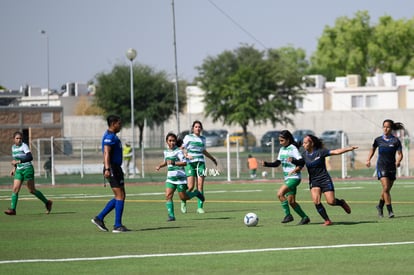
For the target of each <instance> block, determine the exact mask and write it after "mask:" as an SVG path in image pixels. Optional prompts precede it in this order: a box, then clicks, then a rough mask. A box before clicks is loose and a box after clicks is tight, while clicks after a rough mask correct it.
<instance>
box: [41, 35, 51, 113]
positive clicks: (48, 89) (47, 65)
mask: <svg viewBox="0 0 414 275" xmlns="http://www.w3.org/2000/svg"><path fill="white" fill-rule="evenodd" d="M40 33H41V34H43V35H44V36H45V37H46V68H47V69H46V70H47V106H49V91H50V69H49V68H50V67H49V36H48V34H47V33H46V31H45V30H41V31H40Z"/></svg>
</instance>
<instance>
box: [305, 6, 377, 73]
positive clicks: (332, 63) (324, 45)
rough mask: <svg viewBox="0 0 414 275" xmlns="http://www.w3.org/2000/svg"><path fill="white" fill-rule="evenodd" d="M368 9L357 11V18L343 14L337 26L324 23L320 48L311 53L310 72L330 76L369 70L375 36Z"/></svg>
mask: <svg viewBox="0 0 414 275" xmlns="http://www.w3.org/2000/svg"><path fill="white" fill-rule="evenodd" d="M369 21H370V17H369V15H368V12H366V11H364V12H357V13H356V16H355V18H348V17H340V18H338V19H337V20H336V22H335V26H334V27H329V26H327V27H325V29H324V31H323V34H322V36H321V37H320V38H319V41H318V46H317V50H316V52H315V53H314V55H313V56H312V57H311V62H312V67H311V69H310V73H318V74H322V75H324V76H325V77H326V78H327V79H328V80H334V79H335V77H337V76H343V75H347V74H359V75H361V77H362V78H363V79H365V78H364V76H366V75H367V73H368V70H367V69H368V67H367V66H368V63H369V62H368V58H369V55H368V42H369V41H370V39H371V36H372V32H373V30H372V28H371V27H370V24H369Z"/></svg>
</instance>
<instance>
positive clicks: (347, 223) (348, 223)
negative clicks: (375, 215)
mask: <svg viewBox="0 0 414 275" xmlns="http://www.w3.org/2000/svg"><path fill="white" fill-rule="evenodd" d="M368 223H378V221H354V222H336V221H333V225H357V224H368Z"/></svg>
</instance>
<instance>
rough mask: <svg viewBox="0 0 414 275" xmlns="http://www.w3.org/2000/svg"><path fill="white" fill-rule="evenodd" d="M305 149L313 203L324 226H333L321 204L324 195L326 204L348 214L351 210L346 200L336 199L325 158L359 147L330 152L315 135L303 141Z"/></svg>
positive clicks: (304, 157) (308, 136) (304, 154)
mask: <svg viewBox="0 0 414 275" xmlns="http://www.w3.org/2000/svg"><path fill="white" fill-rule="evenodd" d="M303 148H305V152H304V153H303V154H302V156H303V159H304V160H305V164H306V168H307V169H308V174H309V187H310V191H311V196H312V200H313V203H314V204H315V207H316V210H317V211H318V213H319V215H321V217H322V218H323V219H324V220H325V222H324V224H323V225H326V226H328V225H332V221H331V220H330V219H329V217H328V214H327V213H326V210H325V207H324V206H323V205H322V203H321V195H322V193H323V194H324V195H325V199H326V202H327V203H328V204H329V205H332V206H341V207H342V208H343V209H344V210H345V212H346V213H348V214H350V213H351V208H350V207H349V205H348V204H347V203H346V202H345V200H340V199H337V198H336V197H335V189H334V185H333V181H332V178H331V176H330V175H329V173H328V170H327V169H326V162H325V158H326V157H327V156H335V155H340V154H343V153H346V152H350V151H352V150H355V149H357V148H358V147H356V146H350V147H347V148H340V149H335V150H328V149H326V148H323V143H322V141H321V140H320V139H319V138H317V137H316V136H314V135H307V136H306V137H305V138H304V139H303ZM298 165H300V164H298Z"/></svg>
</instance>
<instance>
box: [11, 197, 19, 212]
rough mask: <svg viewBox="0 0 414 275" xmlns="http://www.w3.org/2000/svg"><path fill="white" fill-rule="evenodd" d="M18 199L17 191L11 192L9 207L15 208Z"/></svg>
mask: <svg viewBox="0 0 414 275" xmlns="http://www.w3.org/2000/svg"><path fill="white" fill-rule="evenodd" d="M18 199H19V193H12V195H11V204H10V209H13V210H16V207H17V200H18Z"/></svg>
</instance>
